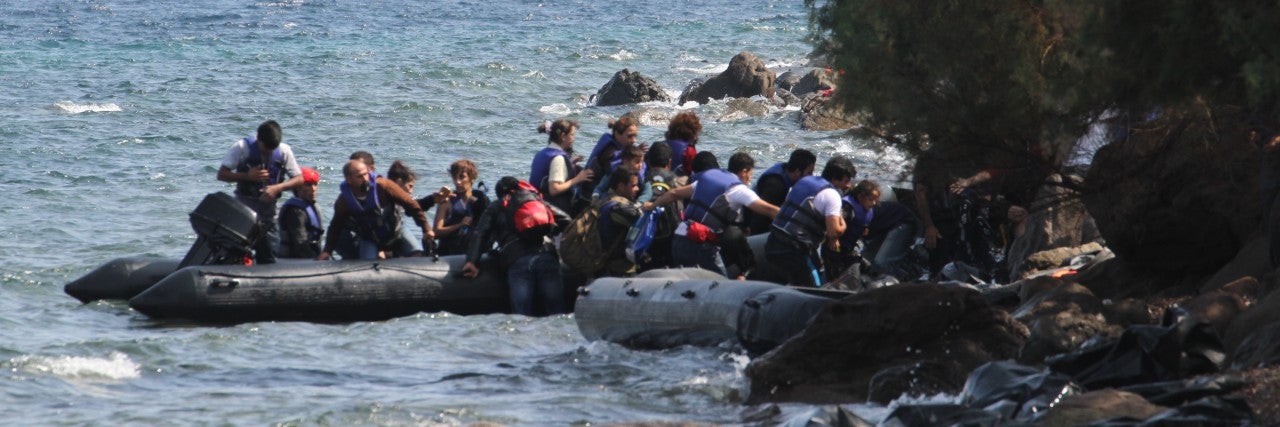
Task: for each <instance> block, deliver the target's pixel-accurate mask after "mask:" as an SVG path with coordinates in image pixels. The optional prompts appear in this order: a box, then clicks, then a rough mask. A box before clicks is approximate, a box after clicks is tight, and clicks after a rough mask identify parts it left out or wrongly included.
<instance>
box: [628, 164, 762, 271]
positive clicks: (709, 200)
mask: <svg viewBox="0 0 1280 427" xmlns="http://www.w3.org/2000/svg"><path fill="white" fill-rule="evenodd" d="M742 154H744V155H745V153H742ZM749 158H750V156H749V155H748V156H747V157H746V159H749ZM739 159H740V160H739V161H740V162H741V161H745V159H744V158H742V157H739ZM690 163H691V165H692V171H693V172H694V175H693V177H692V178H693V179H692V181H693V183H692V184H689V185H685V186H682V187H678V188H674V189H671V190H670V191H667V192H666V193H664V194H663V195H662V196H660V197H658V199H657V200H655V201H654V202H653V205H654V206H666V205H669V204H670V203H672V202H674V201H677V200H688V204H687V207H686V208H685V209H684V218H685V219H684V221H683V222H681V223H680V225H679V226H677V228H676V230H675V236H674V237H673V238H672V242H671V253H672V257H673V258H674V260H675V261H674V262H675V264H677V265H680V266H685V267H700V268H703V269H706V270H710V271H714V272H717V273H720V274H723V275H725V276H726V277H736V278H739V279H741V278H745V276H746V275H747V274H748V273H749V271H746V270H748V269H749V266H742V265H731V266H732V267H735V271H729V270H728V269H727V266H726V259H725V258H724V257H723V256H722V249H724V248H726V247H727V244H729V242H742V243H740V246H743V247H746V250H748V251H749V250H750V247H749V246H747V245H746V244H745V236H744V235H742V232H741V228H740V227H739V226H738V225H736V224H738V223H739V222H740V221H741V215H742V209H743V208H744V207H745V208H747V209H750V210H752V211H754V212H756V213H759V214H761V215H765V216H768V217H773V216H776V215H777V214H778V207H777V206H774V205H771V204H769V202H766V201H764V200H760V196H757V195H756V193H755V192H754V191H751V187H748V186H747V183H749V182H750V180H751V175H750V174H751V167H746V168H745V169H742V170H740V171H739V173H738V174H734V173H730V172H729V171H726V170H724V169H720V168H719V162H717V161H716V157H715V155H714V154H712V153H710V152H707V151H704V152H701V153H698V154H697V155H696V156H694V158H693V161H692V162H690ZM734 166H738V167H740V168H741V167H742V166H740V165H738V164H735V165H734ZM744 174H745V175H744ZM646 208H650V205H646ZM732 249H735V250H742V249H741V248H732ZM738 258H740V256H739V257H738ZM735 261H737V262H739V263H741V262H746V261H745V260H742V259H737V260H735ZM744 267H745V268H744ZM731 274H732V275H731Z"/></svg>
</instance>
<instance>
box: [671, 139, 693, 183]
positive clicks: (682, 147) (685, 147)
mask: <svg viewBox="0 0 1280 427" xmlns="http://www.w3.org/2000/svg"><path fill="white" fill-rule="evenodd" d="M667 145H670V146H671V170H672V171H675V173H676V174H678V175H692V174H693V171H692V170H691V169H690V168H692V167H693V165H685V164H684V154H685V152H686V151H689V142H688V141H685V140H683V139H671V140H667Z"/></svg>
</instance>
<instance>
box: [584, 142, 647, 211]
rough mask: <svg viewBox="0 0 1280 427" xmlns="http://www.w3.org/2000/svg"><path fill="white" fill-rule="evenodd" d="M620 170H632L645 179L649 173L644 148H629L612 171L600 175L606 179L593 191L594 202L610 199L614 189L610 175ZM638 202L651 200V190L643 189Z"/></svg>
mask: <svg viewBox="0 0 1280 427" xmlns="http://www.w3.org/2000/svg"><path fill="white" fill-rule="evenodd" d="M620 168H626V169H630V170H631V172H634V173H635V174H636V176H639V177H643V176H644V175H645V173H646V172H648V170H647V169H648V167H647V166H645V164H644V147H641V146H639V145H632V146H630V147H627V148H626V149H623V151H622V157H621V159H620V160H619V161H618V163H616V164H614V165H613V166H612V167H611V168H610V169H608V171H607V172H606V173H605V174H604V175H600V176H603V177H604V179H601V180H600V185H597V186H596V188H595V190H594V191H592V193H591V194H592V196H591V198H592V199H593V200H599V199H602V198H608V193H609V190H611V189H612V187H613V182H612V181H610V174H612V173H613V171H615V170H618V169H620ZM637 200H646V201H647V200H649V189H648V188H645V187H641V188H640V194H639V195H638V196H637Z"/></svg>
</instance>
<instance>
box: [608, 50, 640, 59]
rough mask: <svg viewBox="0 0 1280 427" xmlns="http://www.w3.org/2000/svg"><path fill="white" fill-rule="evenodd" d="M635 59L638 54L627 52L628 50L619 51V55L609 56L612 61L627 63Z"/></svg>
mask: <svg viewBox="0 0 1280 427" xmlns="http://www.w3.org/2000/svg"><path fill="white" fill-rule="evenodd" d="M635 58H636V54H634V53H631V52H627V50H626V49H622V50H619V51H618V53H615V54H612V55H609V59H612V60H614V61H625V60H628V59H635Z"/></svg>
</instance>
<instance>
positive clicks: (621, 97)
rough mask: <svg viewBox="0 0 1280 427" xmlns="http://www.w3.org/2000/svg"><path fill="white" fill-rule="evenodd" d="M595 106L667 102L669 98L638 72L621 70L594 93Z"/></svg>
mask: <svg viewBox="0 0 1280 427" xmlns="http://www.w3.org/2000/svg"><path fill="white" fill-rule="evenodd" d="M595 98H596V105H598V106H602V107H603V106H610V105H626V104H636V103H641V102H649V101H662V102H669V101H671V97H670V96H668V95H667V93H666V92H665V91H663V90H662V86H659V85H658V82H656V81H654V80H653V79H651V78H648V77H645V76H644V75H642V74H640V72H638V71H631V70H629V69H626V68H623V69H622V71H619V72H617V73H616V74H614V75H613V78H612V79H609V82H608V83H605V84H604V86H603V87H601V88H600V90H598V91H596V96H595Z"/></svg>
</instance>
